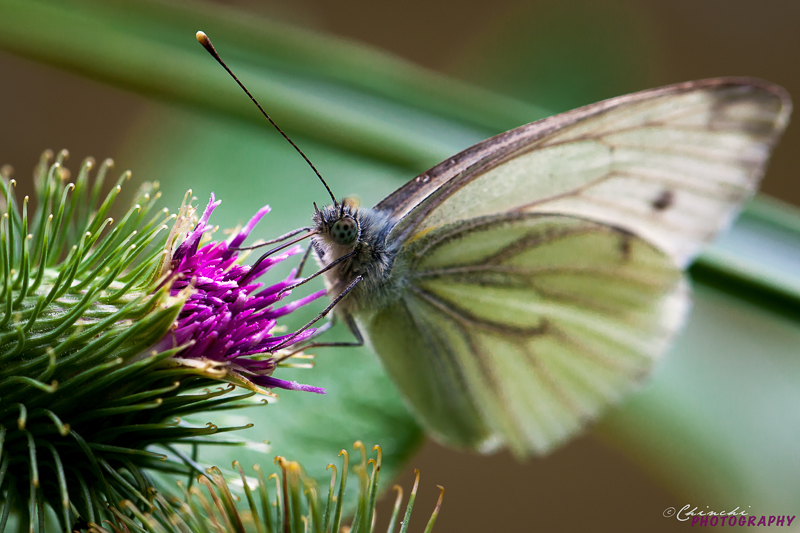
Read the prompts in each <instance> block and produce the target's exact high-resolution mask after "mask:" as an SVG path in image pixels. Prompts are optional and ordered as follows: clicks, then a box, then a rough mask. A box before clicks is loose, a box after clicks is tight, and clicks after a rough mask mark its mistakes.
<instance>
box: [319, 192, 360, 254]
mask: <svg viewBox="0 0 800 533" xmlns="http://www.w3.org/2000/svg"><path fill="white" fill-rule="evenodd" d="M314 225H315V226H316V230H317V233H318V235H319V236H320V237H321V240H323V241H325V242H326V243H327V244H328V245H335V246H337V247H338V246H341V247H344V248H352V247H353V246H355V244H356V243H358V240H359V238H360V237H361V224H360V223H359V219H358V207H357V206H356V205H354V204H353V203H351V202H348V201H347V200H345V201H344V202H342V203H338V202H337V203H335V204H333V205H328V206H325V207H323V208H322V209H321V210H320V209H317V207H316V205H315V206H314Z"/></svg>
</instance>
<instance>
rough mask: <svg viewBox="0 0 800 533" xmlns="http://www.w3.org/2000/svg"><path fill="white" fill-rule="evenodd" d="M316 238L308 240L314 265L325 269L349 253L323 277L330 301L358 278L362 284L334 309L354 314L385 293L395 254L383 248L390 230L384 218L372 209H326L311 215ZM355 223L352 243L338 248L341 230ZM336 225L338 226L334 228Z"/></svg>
mask: <svg viewBox="0 0 800 533" xmlns="http://www.w3.org/2000/svg"><path fill="white" fill-rule="evenodd" d="M313 220H314V226H315V230H316V235H314V237H313V238H312V244H313V246H314V252H315V255H316V257H317V262H318V263H319V264H320V266H321V267H325V266H327V265H329V264H331V263H332V262H334V261H336V260H337V259H339V258H341V257H343V256H345V255H347V254H349V253H352V252H354V253H353V255H352V256H350V257H349V258H347V259H345V260H344V261H342V262H341V263H339V264H338V265H336V266H334V267H333V268H331V269H330V270H329V271H327V272H326V273H325V286H326V288H327V289H328V291H329V294H330V296H331V297H336V296H337V295H338V294H340V293H341V292H342V291H344V290H345V289H346V288H347V287H348V285H350V283H351V282H352V281H353V280H354V279H355V278H356V277H358V276H362V281H361V282H360V283H359V284H358V285H356V287H355V288H354V289H353V291H352V292H351V293H350V294H349V295H348V296H347V298H345V299H344V300H342V301H341V302H340V303H339V305H338V306H337V309H338V310H340V311H347V312H355V311H357V310H360V309H363V308H365V307H367V304H368V302H369V301H370V299H373V298H375V297H376V296H379V295H380V294H382V293H384V292H385V291H386V290H387V285H388V282H389V275H390V273H391V267H392V264H393V262H394V258H395V256H396V255H397V252H396V250H395V249H394V248H393V247H391V246H389V245H388V244H387V239H386V238H387V236H388V234H389V231H390V230H391V225H390V222H389V219H388V217H386V216H385V215H384V214H383V213H380V212H378V211H375V210H373V209H366V208H358V207H355V206H353V205H351V204H348V203H344V204H334V205H329V206H326V207H324V208H322V210H317V211H315V213H314V218H313ZM350 221H352V222H354V223H355V239H354V241H353V242H352V243H350V244H342V243H341V241H342V240H343V239H342V236H341V232H339V234H337V232H336V230H337V229H338V228H339V227H341V226H343V222H346V224H344V227H346V228H349V225H350ZM337 222H339V224H338V225H337Z"/></svg>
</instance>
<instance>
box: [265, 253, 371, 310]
mask: <svg viewBox="0 0 800 533" xmlns="http://www.w3.org/2000/svg"><path fill="white" fill-rule="evenodd" d="M356 253H357V250H353V251H352V252H348V253H346V254H344V255H343V256H342V257H340V258H339V259H337V260H336V261H331V262H330V263H329V264H327V265H325V266H324V267H322V268H320V269H319V270H317V271H316V272H314V273H313V274H311V275H310V276H308V277H307V278H305V279H303V280H302V281H298V282H297V283H295V284H293V285H289V286H288V287H284V288H283V289H281V290H280V291H278V296H280V295H281V294H283V293H284V292H288V291H291V290H294V289H296V288H297V287H299V286H300V285H304V284H306V283H308V282H309V281H311V280H312V279H314V278H316V277H317V276H319V275H320V274H324V273H325V272H327V271H328V270H330V269H332V268H333V267H335V266H336V265H338V264H339V263H342V262H344V261H347V260H348V259H349V258H350V257H352V256H354V255H355V254H356ZM256 265H258V262H256ZM253 269H255V265H254V266H253ZM359 281H361V276H358V277H357V278H356V279H354V280H353V282H352V283H350V286H349V287H347V288H346V289H345V290H343V291H342V294H340V295H339V296H337V297H336V300H334V302H338V301H339V300H340V299H341V298H343V297H344V295H346V294H347V293H348V292H350V291H351V290H352V289H353V287H355V286H356V284H357V283H358V282H359ZM333 305H335V304H331V305H330V306H328V309H327V310H325V311H323V314H322V315H320V316H318V317H317V318H315V319H314V320H313V321H312V323H313V322H316V321H317V320H319V319H320V318H322V317H323V316H325V313H327V312H328V311H329V310H330V309H332V308H333Z"/></svg>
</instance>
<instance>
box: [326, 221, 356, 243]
mask: <svg viewBox="0 0 800 533" xmlns="http://www.w3.org/2000/svg"><path fill="white" fill-rule="evenodd" d="M331 237H332V238H333V242H335V243H336V244H341V245H343V246H344V245H348V244H353V243H354V242H355V240H356V237H358V223H357V222H356V221H355V220H353V219H352V218H350V217H346V218H340V219H339V220H337V221H336V222H334V223H333V226H332V227H331Z"/></svg>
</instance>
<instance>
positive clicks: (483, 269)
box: [362, 213, 688, 455]
mask: <svg viewBox="0 0 800 533" xmlns="http://www.w3.org/2000/svg"><path fill="white" fill-rule="evenodd" d="M576 250H579V253H576ZM403 259H404V260H406V261H409V264H408V272H409V273H408V277H407V278H406V282H407V285H406V287H407V289H406V290H405V291H404V293H403V296H402V298H400V299H398V300H397V301H396V303H394V304H393V305H391V306H388V307H386V308H383V309H381V310H379V311H377V312H375V313H374V314H372V315H371V316H369V318H368V319H367V320H365V321H364V322H363V324H362V325H363V327H364V328H365V330H366V332H367V335H368V337H369V338H370V339H371V340H372V344H373V348H374V349H375V350H376V351H377V353H378V354H380V355H381V357H382V359H383V361H384V365H385V366H386V367H387V370H388V371H389V373H390V374H391V375H392V377H393V378H394V380H395V381H396V383H398V385H399V387H400V389H401V390H403V391H404V393H405V395H406V397H408V398H409V399H410V401H411V403H412V405H413V406H414V407H415V408H416V410H417V413H418V415H419V416H420V417H421V419H422V420H423V422H424V423H425V425H426V426H427V427H428V428H429V429H430V430H431V431H432V432H433V433H434V434H435V435H437V436H438V437H439V438H440V439H441V440H444V441H446V442H449V443H450V444H453V445H456V446H461V447H468V448H473V449H487V448H490V447H491V446H492V445H493V444H494V443H495V442H496V441H497V439H498V438H499V439H500V440H502V441H503V442H505V443H507V444H508V445H509V446H510V447H511V448H512V450H514V451H515V452H516V453H518V454H519V455H525V454H527V453H530V452H532V451H534V452H538V453H543V452H546V451H547V450H549V449H550V448H552V447H553V446H554V445H556V444H557V443H559V442H561V441H562V440H564V439H565V438H566V437H568V436H569V435H570V434H572V433H574V432H575V431H576V430H577V429H578V428H579V427H580V425H582V423H583V422H584V421H585V420H587V419H590V418H592V417H594V416H595V415H596V414H597V413H598V412H599V411H600V409H601V408H602V407H603V406H605V405H607V404H608V403H611V402H613V401H615V400H616V399H618V398H619V397H620V396H621V395H622V394H623V393H624V392H625V391H627V390H629V389H630V388H631V387H632V386H633V385H634V384H635V383H636V382H638V381H639V380H640V379H641V377H642V376H643V375H645V374H647V372H648V371H649V370H650V368H651V366H652V363H653V361H654V360H655V359H656V358H657V357H658V355H659V354H661V353H662V351H663V349H664V347H665V346H666V343H667V341H668V340H669V339H670V337H671V336H672V335H673V334H674V332H675V331H676V330H677V329H678V328H679V326H680V324H681V322H682V318H683V316H684V311H685V309H686V308H687V305H688V297H687V291H686V289H685V285H684V283H683V279H682V274H681V272H680V270H678V269H677V268H675V267H674V265H672V263H671V261H670V260H669V258H668V257H667V256H666V255H665V254H664V253H663V252H661V251H660V250H658V249H656V248H655V247H653V246H652V245H650V244H649V243H647V242H646V241H644V240H642V239H640V238H638V237H635V236H633V235H631V234H630V233H628V232H625V231H623V230H620V229H618V228H613V227H610V226H606V225H602V224H597V223H594V222H591V221H587V220H583V219H579V218H576V217H569V216H559V215H540V214H529V213H513V214H505V215H495V216H489V217H482V218H480V219H473V220H471V221H470V222H469V223H468V224H464V223H455V224H449V225H445V226H443V227H441V228H436V229H435V230H433V231H430V232H428V233H427V234H426V235H425V236H424V237H422V238H420V239H417V240H415V241H414V243H413V244H412V245H410V246H409V248H408V249H407V250H406V255H405V256H404V258H403Z"/></svg>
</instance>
